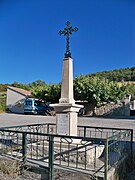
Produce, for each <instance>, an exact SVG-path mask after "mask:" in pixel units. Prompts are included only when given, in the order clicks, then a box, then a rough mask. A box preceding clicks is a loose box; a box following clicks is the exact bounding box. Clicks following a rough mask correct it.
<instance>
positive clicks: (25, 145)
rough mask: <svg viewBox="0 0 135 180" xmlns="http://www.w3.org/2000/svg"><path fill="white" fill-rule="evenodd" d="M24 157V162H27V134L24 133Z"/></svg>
mask: <svg viewBox="0 0 135 180" xmlns="http://www.w3.org/2000/svg"><path fill="white" fill-rule="evenodd" d="M22 155H23V162H24V163H25V162H26V159H27V133H26V132H23V133H22Z"/></svg>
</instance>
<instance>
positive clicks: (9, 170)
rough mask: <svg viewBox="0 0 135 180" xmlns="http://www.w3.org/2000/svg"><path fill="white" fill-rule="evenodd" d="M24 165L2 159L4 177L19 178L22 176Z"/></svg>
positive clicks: (0, 164)
mask: <svg viewBox="0 0 135 180" xmlns="http://www.w3.org/2000/svg"><path fill="white" fill-rule="evenodd" d="M21 169H22V164H21V163H20V162H19V161H17V160H14V161H13V160H5V159H0V171H1V172H2V174H4V175H8V176H10V177H17V176H19V175H20V174H21Z"/></svg>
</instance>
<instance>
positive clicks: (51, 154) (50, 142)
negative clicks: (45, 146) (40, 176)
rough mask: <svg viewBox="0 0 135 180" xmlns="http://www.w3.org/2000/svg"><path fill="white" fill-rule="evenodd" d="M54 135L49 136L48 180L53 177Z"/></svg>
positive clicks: (51, 179)
mask: <svg viewBox="0 0 135 180" xmlns="http://www.w3.org/2000/svg"><path fill="white" fill-rule="evenodd" d="M53 161H54V137H53V136H49V180H53V179H54V165H53Z"/></svg>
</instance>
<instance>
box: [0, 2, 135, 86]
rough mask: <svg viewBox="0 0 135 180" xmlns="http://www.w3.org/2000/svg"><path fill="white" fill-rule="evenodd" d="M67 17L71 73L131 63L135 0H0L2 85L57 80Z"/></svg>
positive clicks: (133, 61)
mask: <svg viewBox="0 0 135 180" xmlns="http://www.w3.org/2000/svg"><path fill="white" fill-rule="evenodd" d="M66 21H70V22H71V25H72V26H73V27H75V26H76V27H78V28H79V30H78V32H77V33H74V34H73V35H72V37H71V47H70V49H71V53H72V57H73V62H74V77H75V76H79V75H80V74H83V75H86V74H89V73H94V72H99V71H104V70H113V69H117V68H125V67H132V66H135V1H134V0H68V1H67V0H0V83H9V84H10V83H13V82H14V81H17V82H19V83H30V82H33V81H35V80H38V79H40V80H43V81H45V82H46V83H48V84H49V83H58V82H60V81H61V76H62V61H63V57H64V53H65V48H66V47H65V37H63V36H59V35H58V31H59V30H62V29H63V28H64V27H65V23H66Z"/></svg>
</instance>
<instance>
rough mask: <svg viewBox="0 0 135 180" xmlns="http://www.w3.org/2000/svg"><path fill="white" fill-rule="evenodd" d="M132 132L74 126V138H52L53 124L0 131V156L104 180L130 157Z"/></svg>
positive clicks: (51, 173)
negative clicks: (75, 131) (75, 133)
mask: <svg viewBox="0 0 135 180" xmlns="http://www.w3.org/2000/svg"><path fill="white" fill-rule="evenodd" d="M132 139H133V130H132V129H118V128H105V127H89V126H78V136H77V137H75V136H64V135H56V125H55V124H34V125H27V126H14V127H6V128H1V129H0V154H1V155H4V156H7V157H12V158H19V159H22V160H23V161H24V162H25V163H27V162H31V163H34V164H38V165H40V166H42V167H45V168H46V170H47V171H48V173H49V179H53V178H54V168H55V169H60V168H61V167H62V168H65V169H66V170H67V169H68V170H74V171H81V172H82V173H87V174H88V175H89V177H90V178H89V179H95V178H98V177H102V178H103V179H106V180H107V178H108V171H109V170H110V169H111V168H112V167H114V166H115V165H117V163H118V162H119V161H120V160H122V159H124V158H126V157H127V156H128V154H129V153H131V154H132Z"/></svg>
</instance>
